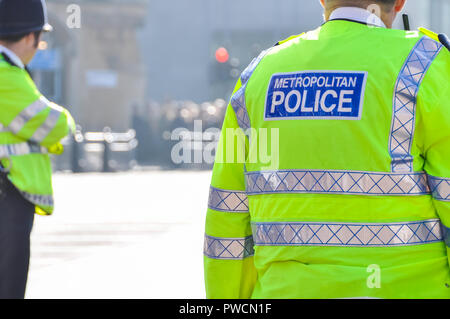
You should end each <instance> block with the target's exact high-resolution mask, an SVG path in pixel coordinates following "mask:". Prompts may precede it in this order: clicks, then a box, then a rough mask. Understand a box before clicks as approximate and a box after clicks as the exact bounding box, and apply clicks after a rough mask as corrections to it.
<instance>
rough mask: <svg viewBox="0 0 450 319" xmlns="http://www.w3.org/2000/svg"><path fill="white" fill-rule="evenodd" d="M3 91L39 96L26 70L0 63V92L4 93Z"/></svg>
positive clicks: (3, 62)
mask: <svg viewBox="0 0 450 319" xmlns="http://www.w3.org/2000/svg"><path fill="white" fill-rule="evenodd" d="M5 89H8V90H17V91H18V92H22V93H23V92H27V93H35V94H39V91H38V90H37V88H36V85H35V84H34V82H33V80H32V79H31V77H30V76H29V74H28V73H27V71H26V70H24V69H21V68H19V67H16V66H12V65H10V64H9V63H7V62H5V61H0V90H2V91H3V92H4V90H5Z"/></svg>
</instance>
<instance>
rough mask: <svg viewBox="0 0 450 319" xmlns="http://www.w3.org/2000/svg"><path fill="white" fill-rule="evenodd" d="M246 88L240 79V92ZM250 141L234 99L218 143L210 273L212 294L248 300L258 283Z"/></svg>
mask: <svg viewBox="0 0 450 319" xmlns="http://www.w3.org/2000/svg"><path fill="white" fill-rule="evenodd" d="M240 87H241V82H240V81H239V82H238V84H237V86H236V89H235V91H234V93H235V92H236V91H237V90H238V89H239V88H240ZM234 93H233V94H234ZM246 140H247V139H246V137H245V135H244V133H243V131H242V130H241V129H240V128H239V125H238V122H237V117H236V114H235V111H234V110H233V107H232V106H231V104H229V105H228V108H227V111H226V115H225V120H224V123H223V127H222V132H221V136H220V141H219V144H218V147H217V152H216V159H215V163H214V169H213V176H212V181H211V186H210V193H209V200H208V211H207V217H206V227H205V242H204V274H205V285H206V296H207V298H214V299H218V298H220V299H248V298H250V297H251V294H252V291H253V287H254V284H255V282H256V270H255V267H254V264H253V238H252V231H251V226H250V212H249V205H248V199H247V196H246V193H245V175H244V171H245V168H244V162H245V153H246V152H247V151H246V149H248V144H247V143H245V141H246Z"/></svg>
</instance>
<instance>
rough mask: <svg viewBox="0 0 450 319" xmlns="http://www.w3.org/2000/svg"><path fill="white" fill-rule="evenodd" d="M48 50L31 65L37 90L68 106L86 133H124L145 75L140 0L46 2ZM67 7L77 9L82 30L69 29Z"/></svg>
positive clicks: (144, 10)
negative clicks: (49, 30) (50, 27)
mask: <svg viewBox="0 0 450 319" xmlns="http://www.w3.org/2000/svg"><path fill="white" fill-rule="evenodd" d="M47 4H48V11H49V20H50V23H51V24H52V25H53V26H54V27H55V31H54V32H52V33H50V34H48V35H46V36H45V38H44V39H45V40H46V41H47V43H48V48H47V50H45V51H39V52H38V54H37V56H36V57H35V59H34V60H33V62H32V64H31V65H30V67H31V69H32V72H33V74H34V77H35V80H36V82H37V84H38V86H39V87H40V88H41V90H42V91H43V93H44V94H46V95H47V96H48V97H49V98H50V99H53V100H55V101H56V102H58V103H60V104H62V105H64V106H67V108H68V109H69V110H70V111H71V112H72V113H73V115H74V116H75V118H76V120H77V123H79V124H80V125H81V126H82V127H83V128H84V129H86V130H100V131H101V130H102V129H103V127H105V126H110V127H112V128H113V129H114V130H122V131H123V130H126V129H128V128H129V125H130V123H129V122H130V114H131V113H132V104H133V103H143V102H144V99H145V95H146V93H145V90H146V77H147V75H146V72H145V67H144V60H143V58H142V55H141V53H142V50H141V48H140V43H139V40H138V35H137V34H138V32H139V30H140V29H141V28H142V27H143V25H144V22H145V19H146V16H147V7H146V5H147V2H146V1H139V0H128V1H115V0H111V1H108V0H104V1H96V0H84V1H65V0H48V1H47ZM71 4H76V5H79V6H80V8H81V28H79V29H78V28H72V29H71V28H69V27H68V24H67V23H66V22H67V19H68V18H69V17H70V15H71V13H72V12H71V11H68V8H69V6H70V5H71Z"/></svg>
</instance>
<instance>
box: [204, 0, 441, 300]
mask: <svg viewBox="0 0 450 319" xmlns="http://www.w3.org/2000/svg"><path fill="white" fill-rule="evenodd" d="M321 3H322V5H323V7H324V9H325V14H324V16H325V19H326V22H325V23H324V24H323V25H322V26H321V27H319V28H317V29H316V30H313V31H310V32H306V33H303V34H301V35H298V36H293V37H291V38H289V39H287V40H285V41H281V42H280V43H278V44H277V45H276V46H274V47H273V48H270V49H268V50H266V51H264V52H263V53H261V55H260V56H259V57H257V58H256V59H255V60H254V61H253V62H252V63H251V64H250V66H249V67H248V68H247V69H246V70H245V71H244V72H243V74H242V76H241V78H240V79H239V81H238V84H237V87H236V89H235V91H234V93H233V96H232V98H231V102H230V105H229V107H228V109H227V113H226V116H225V120H224V124H223V131H222V135H221V139H220V142H219V146H218V152H217V155H216V163H215V165H214V170H213V177H212V182H211V189H210V197H209V203H208V213H207V219H206V236H205V246H204V268H205V281H206V292H207V296H208V297H209V298H360V297H365V298H366V297H370V298H449V297H450V269H449V254H450V249H449V246H450V238H449V227H450V103H449V101H450V87H449V85H450V84H449V83H450V81H449V74H450V54H449V51H448V50H447V49H446V48H445V47H444V45H443V44H442V43H440V42H439V41H438V37H437V36H436V35H435V34H434V33H432V32H428V31H426V32H427V35H426V34H424V33H422V32H418V31H400V30H393V29H390V28H391V26H392V23H393V21H394V19H395V17H396V15H397V14H398V12H400V11H401V10H402V8H403V6H404V4H405V0H368V1H365V0H345V1H344V0H321ZM373 12H375V13H376V14H373ZM439 38H441V39H444V38H445V37H439ZM443 42H444V41H443ZM243 142H245V144H244V143H243ZM240 145H244V146H243V147H242V146H240ZM240 151H241V152H243V153H244V155H245V156H244V157H243V158H244V160H239V158H240V157H242V156H240V155H242V154H241V153H239V152H240ZM267 155H269V156H267Z"/></svg>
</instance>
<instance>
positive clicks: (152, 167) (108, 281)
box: [27, 0, 450, 298]
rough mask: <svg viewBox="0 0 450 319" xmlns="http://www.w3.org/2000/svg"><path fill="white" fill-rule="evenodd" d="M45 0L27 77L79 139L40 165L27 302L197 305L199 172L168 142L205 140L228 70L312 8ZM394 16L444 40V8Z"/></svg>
mask: <svg viewBox="0 0 450 319" xmlns="http://www.w3.org/2000/svg"><path fill="white" fill-rule="evenodd" d="M47 5H48V11H49V19H50V23H51V24H52V25H53V26H54V28H55V31H54V32H52V33H50V34H47V35H46V36H45V38H44V41H45V42H43V43H41V46H40V48H41V50H40V51H38V54H37V55H36V57H35V59H34V60H33V62H32V63H31V64H30V69H31V71H32V74H33V76H34V79H35V81H36V83H37V85H38V87H39V88H40V90H41V91H42V93H43V94H44V95H46V96H47V98H49V99H50V100H53V101H54V102H57V103H59V104H61V105H63V106H65V107H67V108H68V109H69V110H70V112H71V113H72V115H73V116H74V117H75V119H76V121H77V124H78V130H77V134H76V135H75V137H74V138H73V139H68V140H66V141H65V148H66V152H65V154H64V155H62V156H59V157H55V158H53V162H54V169H55V171H57V172H58V173H57V174H56V176H55V178H54V180H55V196H56V205H57V207H56V212H55V215H54V216H53V217H50V218H38V219H37V220H36V225H35V229H34V232H33V242H32V251H33V252H32V261H31V272H30V280H29V286H28V294H27V296H28V297H29V298H66V297H67V298H128V297H130V298H156V297H160V298H202V297H204V291H203V278H202V272H203V269H202V241H203V219H204V215H205V211H206V203H207V196H208V188H209V179H210V169H211V167H212V165H211V163H205V162H203V163H195V164H192V163H177V162H176V161H173V157H172V156H171V155H172V154H171V151H172V150H173V147H174V145H175V144H177V143H179V141H180V140H184V141H185V142H186V141H187V142H186V143H185V144H183V145H184V146H185V147H186V149H185V151H188V152H193V153H194V152H196V151H200V152H201V150H202V149H203V147H204V145H203V144H204V143H205V141H209V142H212V143H214V142H215V141H216V139H215V137H214V136H213V137H211V136H210V137H205V135H204V134H203V133H202V132H204V131H205V130H207V129H212V128H216V129H219V128H220V127H221V124H222V121H223V117H224V112H225V109H226V105H227V100H228V99H229V97H230V94H231V92H232V90H233V88H234V85H235V83H236V81H237V79H238V77H239V75H240V73H241V72H242V71H243V69H244V68H245V67H246V66H247V65H248V64H249V63H250V61H251V59H252V58H253V57H255V56H257V55H258V54H259V52H260V51H261V50H263V49H266V48H268V47H270V46H272V45H274V44H275V43H276V42H278V41H279V40H281V39H284V38H287V37H288V36H290V35H293V34H299V33H302V32H304V31H307V30H310V29H314V28H316V27H317V26H318V25H320V24H321V23H322V22H323V19H322V8H321V7H320V5H319V1H318V0H301V1H300V0H277V1H274V0H189V1H186V0H184V1H183V0H79V1H76V0H68V1H65V0H47ZM405 12H406V13H408V14H409V15H410V20H411V27H412V28H417V27H419V26H424V27H426V28H429V29H431V30H434V31H437V32H444V33H447V34H450V20H449V19H448V17H449V16H450V1H448V0H409V1H408V5H407V7H406V10H405ZM400 20H401V19H398V20H397V24H396V25H395V27H396V28H402V23H401V21H400ZM198 120H201V131H200V133H201V134H200V137H199V136H198V134H197V135H196V134H195V133H196V131H195V127H196V124H195V121H198ZM197 123H198V122H197ZM177 128H183V129H184V133H183V134H178V135H177V134H174V131H176V129H177ZM197 133H198V132H197ZM73 173H82V174H73ZM180 263H181V264H183V266H182V267H181V266H180Z"/></svg>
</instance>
